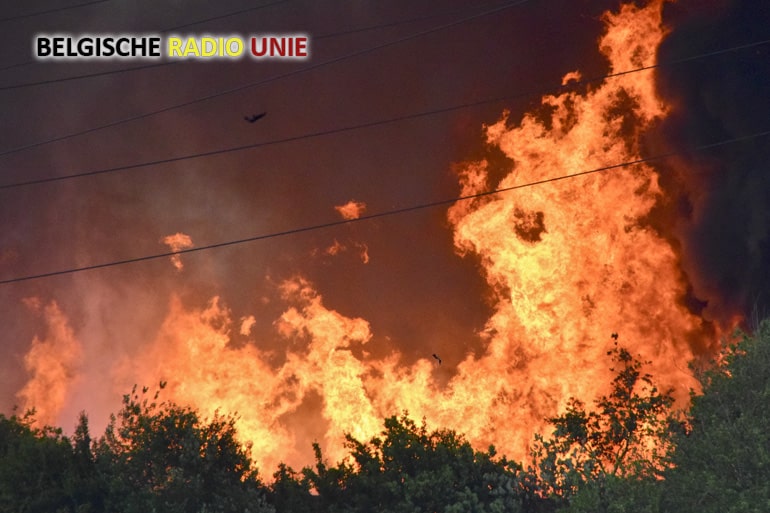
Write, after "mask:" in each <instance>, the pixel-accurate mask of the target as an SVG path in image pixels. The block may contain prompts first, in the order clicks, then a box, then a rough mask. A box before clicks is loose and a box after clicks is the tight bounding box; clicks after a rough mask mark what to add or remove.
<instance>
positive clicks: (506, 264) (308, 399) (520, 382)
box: [19, 0, 701, 471]
mask: <svg viewBox="0 0 770 513" xmlns="http://www.w3.org/2000/svg"><path fill="white" fill-rule="evenodd" d="M661 7H662V0H658V1H653V2H651V3H650V5H648V6H647V7H645V8H638V7H635V6H633V5H627V6H624V7H622V8H621V9H620V11H619V12H618V13H608V14H606V15H605V17H604V22H605V24H606V34H605V35H604V36H603V37H602V39H601V41H600V50H601V51H602V53H603V54H604V55H605V56H606V58H607V59H608V60H609V63H610V72H619V71H625V70H628V69H633V68H637V67H640V66H648V65H651V64H653V63H654V62H655V54H656V50H657V47H658V45H659V44H660V42H661V40H662V38H663V37H664V35H665V30H664V28H663V27H662V23H661ZM577 77H579V74H578V73H577V72H573V73H570V74H568V75H567V76H565V81H568V80H573V79H576V78H577ZM665 115H666V106H665V105H664V104H663V103H662V102H661V100H660V99H659V98H658V96H657V95H656V93H655V81H654V74H653V72H652V71H645V72H639V73H633V74H627V75H622V76H618V77H615V78H611V79H607V80H606V81H605V82H603V83H601V84H599V85H596V86H594V87H592V88H589V89H588V90H586V91H584V92H582V93H579V92H569V93H564V94H561V95H558V96H556V95H553V96H545V97H543V98H542V105H541V106H540V108H539V109H537V111H536V112H533V113H530V114H527V115H525V116H524V117H523V119H521V120H520V121H518V122H514V121H513V120H511V119H509V118H510V115H509V114H507V113H506V114H504V115H503V117H502V118H501V119H500V120H499V121H498V122H497V123H494V124H492V125H490V126H487V127H486V136H487V142H488V144H489V145H491V146H495V147H497V148H499V149H500V150H501V151H502V152H503V153H504V154H505V155H506V156H507V157H508V158H509V159H510V161H511V163H512V164H511V166H510V169H509V170H508V172H507V174H505V176H503V177H502V179H500V180H499V181H498V182H497V183H493V182H494V181H493V178H492V176H491V175H490V172H489V171H488V166H487V163H486V162H483V161H481V162H473V163H468V164H466V165H464V166H463V168H462V170H461V171H460V174H459V180H460V185H461V193H462V194H463V195H466V194H474V193H477V192H481V191H485V190H489V189H492V188H496V187H501V188H504V187H510V186H514V185H520V184H526V183H529V182H534V181H541V180H547V179H549V178H554V177H560V176H563V175H566V174H570V173H575V172H578V171H584V170H589V169H594V168H601V167H604V166H608V165H612V164H617V163H620V162H625V161H631V160H636V159H638V158H640V140H641V137H642V136H643V134H644V133H645V131H646V130H649V129H650V128H651V127H653V126H654V124H655V123H656V122H657V121H658V120H660V119H661V117H663V116H665ZM656 177H657V175H656V172H655V170H654V169H653V168H651V167H650V166H647V165H635V166H632V167H628V168H623V169H613V170H608V171H606V172H602V173H594V174H590V175H584V176H580V177H576V178H572V179H567V180H560V181H556V182H551V183H545V184H541V185H538V186H535V187H528V188H524V189H520V190H517V191H513V192H509V193H504V194H499V195H496V196H488V197H485V198H483V199H477V200H474V201H469V202H458V203H457V204H455V205H454V206H453V207H452V208H451V209H450V210H449V212H448V218H449V221H450V223H451V226H452V228H453V231H454V241H455V246H456V249H457V251H458V253H459V254H460V255H474V256H476V257H477V258H478V259H479V261H480V263H481V265H482V268H483V275H484V278H485V279H486V281H487V283H488V285H489V287H490V289H491V290H492V291H493V297H494V313H493V315H492V316H491V317H490V318H489V320H488V322H487V323H486V327H485V329H484V330H483V332H482V333H480V334H479V336H480V337H481V338H482V340H483V343H484V345H485V350H484V352H483V354H481V355H480V356H473V355H469V356H467V357H466V358H465V359H464V360H463V361H462V362H460V363H459V364H458V365H457V368H456V369H454V375H453V377H452V378H451V379H450V380H449V381H448V382H446V383H444V384H439V383H438V382H437V380H436V379H435V374H436V369H437V367H436V364H435V362H434V361H432V359H431V358H430V355H429V354H428V355H427V356H426V358H424V359H420V360H418V361H417V362H416V363H414V364H412V365H409V364H406V363H404V361H403V359H402V358H401V357H400V356H399V354H398V353H393V354H392V355H391V356H390V357H388V358H385V359H376V358H374V357H372V356H371V355H370V353H368V352H367V350H366V349H367V344H368V343H369V342H370V340H371V339H372V332H371V327H370V325H369V323H368V322H367V321H366V320H365V319H361V318H351V317H348V316H345V315H344V314H343V313H340V312H337V311H334V310H332V309H329V308H327V307H326V306H325V304H324V302H323V298H322V296H321V294H320V293H319V292H318V291H316V290H315V289H314V287H313V285H312V284H311V283H309V282H308V281H307V280H305V279H304V278H302V277H297V278H294V279H291V280H287V281H285V282H283V283H282V284H280V285H279V292H280V297H281V301H283V304H284V305H285V307H284V311H283V313H282V314H281V315H280V317H278V318H277V319H276V320H275V322H274V325H273V329H274V331H275V332H276V333H277V334H278V335H279V337H281V339H282V340H283V341H284V342H285V351H284V352H283V353H282V354H279V355H276V354H274V353H271V352H269V351H264V350H262V349H260V348H259V347H260V344H259V339H258V338H256V337H257V336H258V335H257V334H255V330H254V329H253V326H254V323H255V319H254V317H253V316H247V317H243V318H241V319H240V320H239V319H233V318H232V315H231V312H230V311H229V310H228V309H227V307H226V306H225V303H224V301H223V300H221V299H219V298H214V299H212V300H211V301H210V302H209V303H208V305H206V306H205V307H202V308H187V307H185V306H184V305H183V303H182V301H181V299H179V298H178V297H175V298H173V299H172V300H171V306H170V308H169V312H168V315H167V317H166V319H165V321H164V322H163V324H162V326H161V327H160V329H159V331H158V333H157V335H156V337H155V339H154V341H153V342H152V344H151V345H150V347H149V349H143V350H142V351H141V352H137V353H136V354H127V355H125V357H124V358H122V359H120V361H119V362H117V363H116V364H115V365H114V367H113V368H112V369H110V371H109V376H110V379H111V380H112V382H113V386H114V387H115V393H116V396H117V397H119V395H117V394H120V393H122V392H124V391H125V390H128V389H130V387H131V385H132V384H133V383H139V384H151V383H157V382H159V381H161V380H163V381H167V383H168V385H167V386H166V389H165V390H164V393H165V394H166V398H167V399H172V400H175V401H177V402H180V403H185V404H191V405H193V406H194V407H197V408H199V409H200V410H201V411H202V412H204V413H207V414H213V412H214V411H216V410H219V411H222V412H237V415H238V419H239V420H238V429H239V431H240V434H241V437H242V438H243V440H244V441H250V442H251V443H252V444H253V455H254V456H255V458H256V459H257V460H258V461H259V463H260V465H261V466H262V467H263V468H265V469H268V470H269V471H271V470H272V469H273V468H275V465H276V464H277V463H278V462H280V461H285V462H288V463H291V464H295V465H297V464H299V465H301V464H306V463H309V455H310V443H311V442H312V441H313V440H314V439H319V440H323V442H324V443H322V445H323V446H324V448H325V453H326V454H327V455H328V456H329V457H330V458H331V459H335V458H338V457H340V456H341V455H342V443H341V442H342V440H343V436H344V433H351V434H352V435H353V436H355V437H357V438H359V439H367V438H369V437H370V436H372V435H374V434H376V433H377V432H378V431H379V430H380V429H381V419H382V418H383V417H386V416H389V415H392V414H394V413H398V412H400V411H402V410H408V411H409V413H410V414H411V415H412V416H413V417H416V418H420V417H425V418H426V419H427V421H428V423H429V424H431V425H435V426H442V427H447V428H451V429H456V430H458V431H460V432H462V433H465V434H466V435H467V436H468V438H469V439H470V440H471V441H472V442H474V443H476V444H478V445H479V446H481V447H484V446H486V445H487V444H490V443H493V444H495V445H496V446H497V447H498V449H499V451H500V452H504V453H506V454H507V455H508V456H511V457H515V458H524V457H525V456H526V450H527V445H528V443H529V442H530V441H531V440H532V435H533V433H534V432H535V431H538V430H543V429H544V424H543V419H544V418H545V417H547V416H551V415H554V414H555V413H557V412H558V410H559V409H560V408H562V407H563V406H564V405H565V404H566V401H567V400H568V398H569V397H570V396H577V397H581V398H591V397H594V396H596V395H597V394H598V393H600V392H603V389H602V387H603V386H606V385H607V384H608V383H609V382H610V379H611V378H610V372H609V370H608V369H607V360H606V357H605V355H606V352H607V349H608V348H609V347H610V345H611V343H612V339H611V337H610V334H611V333H613V332H617V333H619V334H620V338H621V341H622V343H623V344H624V345H625V346H626V347H629V348H630V349H631V351H632V352H633V353H639V354H641V356H642V357H643V358H644V359H647V360H651V361H652V362H653V367H652V369H651V373H652V374H653V375H654V376H655V377H656V379H658V380H659V381H660V382H661V384H662V385H664V386H671V387H674V389H675V391H676V393H677V394H678V396H679V397H681V398H685V397H686V395H687V392H688V390H689V389H690V387H692V386H694V385H695V382H694V380H693V378H692V376H691V375H690V373H689V372H687V371H686V369H687V362H688V361H689V360H690V359H691V358H692V356H693V355H692V353H691V351H690V349H689V347H690V346H689V345H688V343H687V341H688V339H689V338H691V337H694V336H697V335H698V333H699V332H700V329H701V319H700V318H698V317H696V316H694V315H693V314H691V313H690V312H689V311H688V310H687V309H686V308H684V307H683V306H681V305H680V301H679V298H681V297H682V296H683V293H684V290H685V284H684V283H683V280H682V277H681V274H680V271H679V268H678V262H677V257H676V254H675V252H674V251H673V249H672V248H671V246H670V244H669V243H668V242H667V241H666V240H664V239H663V238H662V237H660V236H659V235H658V234H657V233H656V232H655V231H653V230H652V229H650V228H649V227H648V226H647V225H645V223H644V219H645V216H647V215H648V213H649V212H650V209H651V208H652V207H653V206H654V205H655V203H656V201H657V200H658V198H659V196H660V194H661V190H660V188H659V186H658V183H657V178H656ZM335 208H336V209H337V210H338V211H339V213H340V215H342V216H343V218H344V219H354V218H356V217H358V216H360V215H361V213H362V212H363V209H364V205H363V203H357V202H352V201H351V202H350V203H348V204H346V205H343V206H340V207H335ZM182 235H183V234H177V235H176V236H173V237H171V236H170V237H171V238H169V237H167V238H166V239H164V242H165V243H166V244H168V245H169V246H170V247H171V248H172V250H173V251H178V250H179V249H181V248H186V247H190V245H191V244H192V243H191V241H189V238H188V239H181V238H180V237H181V236H182ZM174 237H176V238H174ZM185 237H186V236H185ZM333 247H336V246H333ZM338 251H339V247H337V249H335V252H338ZM335 254H336V253H335ZM175 257H176V259H174V260H173V263H174V265H175V266H177V267H178V268H181V261H179V259H178V255H175ZM368 258H369V257H368V253H367V255H366V261H368ZM439 307H440V306H439ZM47 312H48V314H49V316H51V317H53V318H54V320H53V321H52V322H53V323H54V324H55V325H56V326H58V327H59V331H60V336H58V338H57V339H56V340H58V341H59V342H41V341H36V342H34V343H33V346H32V350H31V351H30V353H29V355H28V356H27V359H26V362H27V365H28V366H29V368H30V370H31V372H32V378H31V380H30V382H29V383H28V384H27V386H26V387H25V388H24V390H23V391H22V392H21V393H20V395H19V397H20V398H21V399H22V400H24V402H25V403H26V405H27V406H32V405H35V406H37V408H38V410H39V411H41V412H42V413H43V414H44V415H49V416H53V417H55V416H56V415H57V414H58V412H59V410H60V409H61V408H62V404H64V397H65V396H66V395H67V394H68V393H69V392H71V390H72V389H73V387H74V386H75V384H76V381H75V380H74V379H72V377H71V376H69V375H68V374H67V371H66V370H67V369H69V368H73V367H74V363H73V361H71V360H67V361H66V362H61V363H60V364H57V365H53V364H52V363H51V362H50V361H49V360H50V358H44V357H42V356H41V355H42V353H43V352H45V351H43V350H42V349H43V348H44V345H45V344H53V343H58V344H63V345H65V346H67V348H68V354H72V355H77V358H81V357H84V356H83V355H80V354H79V353H78V351H77V348H78V342H77V341H76V340H75V338H74V335H73V334H72V332H71V330H69V328H68V327H67V326H66V323H65V322H64V321H62V320H61V319H60V320H56V319H58V317H59V316H60V315H61V312H59V311H58V309H56V307H55V305H53V306H51V307H49V308H48V311H47ZM68 330H69V331H68ZM233 333H240V334H242V335H243V336H249V337H252V336H253V337H255V338H254V339H252V340H250V341H249V342H248V343H245V344H234V343H233V336H232V334H233ZM451 343H452V341H447V344H451ZM73 358H75V356H73ZM54 382H55V383H54ZM43 386H44V387H47V388H49V389H51V390H56V391H57V395H56V396H55V397H54V398H53V399H52V401H53V403H55V404H49V402H50V401H49V402H43V403H39V402H37V403H36V402H35V401H38V400H39V399H40V397H41V395H40V394H38V393H37V392H35V391H36V390H38V389H39V388H40V387H43ZM58 394H61V395H62V397H61V398H59V397H58ZM300 412H302V414H300ZM45 418H49V417H45Z"/></svg>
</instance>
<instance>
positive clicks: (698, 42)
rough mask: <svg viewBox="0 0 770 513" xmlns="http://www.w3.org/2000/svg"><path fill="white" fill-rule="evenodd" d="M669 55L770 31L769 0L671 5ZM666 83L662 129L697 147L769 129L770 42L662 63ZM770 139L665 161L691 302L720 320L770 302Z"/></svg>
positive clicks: (664, 51) (677, 143) (665, 52)
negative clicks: (667, 109)
mask: <svg viewBox="0 0 770 513" xmlns="http://www.w3.org/2000/svg"><path fill="white" fill-rule="evenodd" d="M666 14H667V18H668V21H669V23H671V24H672V25H673V26H674V30H673V32H672V33H671V35H670V37H669V38H668V39H667V41H666V42H665V43H664V45H663V46H662V48H661V51H660V60H661V61H662V62H666V61H669V60H676V59H679V58H682V57H685V56H689V55H696V54H701V53H708V52H712V51H715V50H719V49H722V48H726V47H731V46H737V45H742V44H748V43H752V42H755V41H761V40H764V39H770V4H768V3H767V2H756V1H752V0H745V1H735V2H731V3H728V2H706V3H704V2H699V1H698V2H696V1H686V2H680V3H678V4H672V5H670V6H668V8H667V10H666ZM659 77H660V80H659V83H660V87H661V91H662V92H663V94H664V96H665V97H666V99H667V100H669V101H670V102H672V103H673V105H674V111H673V113H672V115H671V116H670V117H669V118H668V119H667V120H666V122H665V124H664V126H663V127H662V128H663V130H662V132H663V133H664V136H665V138H666V139H667V140H668V141H671V142H673V146H674V147H688V146H689V147H692V146H698V145H703V144H709V143H712V142H716V141H719V140H725V139H732V138H740V137H745V136H750V135H752V134H755V133H757V132H763V131H767V130H770V94H768V92H769V91H770V44H765V45H762V46H757V47H754V48H749V49H745V50H741V51H738V52H731V53H725V54H722V55H717V56H713V57H708V58H705V59H702V60H698V61H696V62H692V63H687V64H683V65H678V66H674V67H665V68H663V69H662V70H661V72H660V75H659ZM768 162H770V140H769V139H768V138H767V137H764V138H759V139H752V140H749V141H746V142H741V143H737V144H731V145H728V146H724V147H720V148H715V149H711V150H708V151H704V152H698V153H697V154H696V153H693V154H690V155H688V156H686V157H683V158H681V159H680V160H679V161H678V162H677V163H675V164H668V165H666V166H663V168H664V172H663V174H662V180H663V185H664V186H665V187H666V188H667V189H668V190H669V192H670V193H671V196H672V197H673V198H674V201H672V202H671V203H670V204H669V205H668V208H669V219H670V218H672V217H673V218H674V219H676V221H675V226H676V236H677V237H678V238H679V240H680V242H681V249H682V256H683V267H684V270H685V272H686V273H687V275H688V276H689V278H690V280H691V283H692V285H693V297H691V298H690V302H691V304H692V305H694V306H695V308H696V309H697V308H699V307H702V306H704V304H706V306H705V309H704V314H705V315H706V316H710V317H712V318H715V319H717V320H723V321H724V320H727V318H728V317H729V316H731V315H735V314H742V315H744V316H746V317H749V318H750V317H751V316H752V313H753V312H754V310H755V309H756V310H757V311H758V312H759V313H760V315H762V314H765V315H766V314H767V313H768V311H769V309H770V165H769V164H768Z"/></svg>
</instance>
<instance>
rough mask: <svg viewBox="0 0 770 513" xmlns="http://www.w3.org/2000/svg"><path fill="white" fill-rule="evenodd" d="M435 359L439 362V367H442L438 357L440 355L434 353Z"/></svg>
mask: <svg viewBox="0 0 770 513" xmlns="http://www.w3.org/2000/svg"><path fill="white" fill-rule="evenodd" d="M433 358H435V359H436V360H438V364H439V365H441V358H439V357H438V355H437V354H436V353H433Z"/></svg>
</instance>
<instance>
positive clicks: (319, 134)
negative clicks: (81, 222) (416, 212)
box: [0, 39, 770, 190]
mask: <svg viewBox="0 0 770 513" xmlns="http://www.w3.org/2000/svg"><path fill="white" fill-rule="evenodd" d="M768 43H770V39H768V40H764V41H758V42H754V43H749V44H744V45H740V46H736V47H731V48H726V49H721V50H716V51H712V52H708V53H703V54H698V55H695V56H690V57H686V58H682V59H677V60H675V61H670V62H667V63H658V64H652V65H650V66H643V67H641V68H634V69H631V70H624V71H619V72H617V73H610V74H607V75H601V76H597V77H590V78H585V79H581V80H576V81H570V82H569V83H567V84H565V85H561V86H559V87H558V88H557V89H556V91H555V93H563V92H565V91H568V90H573V89H576V88H577V87H580V86H584V85H588V84H590V83H593V82H598V81H602V80H606V79H610V78H616V77H621V76H624V75H629V74H632V73H639V72H641V71H649V70H652V69H655V68H660V67H664V66H673V65H678V64H683V63H686V62H691V61H693V60H698V59H703V58H707V57H712V56H715V55H721V54H725V53H728V52H734V51H739V50H745V49H747V48H753V47H756V46H759V45H764V44H768ZM542 94H544V93H543V91H542V89H538V90H536V91H535V90H532V91H526V92H520V93H517V94H513V95H506V96H501V97H495V98H486V99H483V100H477V101H474V102H466V103H462V104H457V105H451V106H448V107H442V108H438V109H431V110H427V111H421V112H416V113H411V114H405V115H402V116H396V117H392V118H388V119H380V120H375V121H369V122H366V123H359V124H356V125H349V126H345V127H339V128H331V129H326V130H319V131H316V132H311V133H306V134H300V135H295V136H290V137H284V138H281V139H273V140H269V141H262V142H257V143H252V144H245V145H241V146H233V147H230V148H220V149H217V150H211V151H206V152H198V153H192V154H188V155H180V156H178V157H168V158H165V159H158V160H152V161H148V162H140V163H136V164H127V165H123V166H115V167H110V168H103V169H97V170H92V171H83V172H79V173H72V174H68V175H61V176H52V177H47V178H38V179H33V180H26V181H23V182H14V183H9V184H2V185H0V190H5V189H15V188H19V187H26V186H30V185H42V184H46V183H52V182H59V181H64V180H71V179H75V178H84V177H87V176H96V175H103V174H110V173H117V172H120V171H128V170H131V169H139V168H143V167H150V166H157V165H162V164H171V163H174V162H181V161H185V160H193V159H199V158H206V157H213V156H216V155H224V154H227V153H235V152H240V151H246V150H253V149H256V148H262V147H265V146H273V145H276V144H284V143H289V142H296V141H301V140H304V139H312V138H316V137H322V136H327V135H334V134H340V133H344V132H350V131H354V130H361V129H365V128H373V127H377V126H383V125H388V124H392V123H397V122H401V121H408V120H413V119H418V118H422V117H427V116H433V115H437V114H444V113H447V112H453V111H456V110H461V109H467V108H472V107H479V106H482V105H489V104H493V103H498V102H502V101H510V100H513V99H518V98H523V97H529V96H535V95H542Z"/></svg>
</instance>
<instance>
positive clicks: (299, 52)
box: [251, 36, 307, 58]
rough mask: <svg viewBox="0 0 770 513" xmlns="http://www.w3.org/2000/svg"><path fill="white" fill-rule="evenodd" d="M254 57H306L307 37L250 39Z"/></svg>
mask: <svg viewBox="0 0 770 513" xmlns="http://www.w3.org/2000/svg"><path fill="white" fill-rule="evenodd" d="M251 54H252V55H253V56H254V57H277V58H281V57H307V37H294V36H288V37H274V36H265V37H252V38H251Z"/></svg>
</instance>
